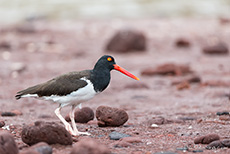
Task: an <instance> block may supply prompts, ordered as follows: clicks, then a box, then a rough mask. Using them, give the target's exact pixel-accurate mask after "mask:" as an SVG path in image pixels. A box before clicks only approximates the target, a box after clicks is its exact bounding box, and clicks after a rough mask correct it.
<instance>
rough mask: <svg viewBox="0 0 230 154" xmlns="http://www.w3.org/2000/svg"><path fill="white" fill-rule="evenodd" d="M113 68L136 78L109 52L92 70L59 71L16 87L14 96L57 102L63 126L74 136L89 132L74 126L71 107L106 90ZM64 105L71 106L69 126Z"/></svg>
mask: <svg viewBox="0 0 230 154" xmlns="http://www.w3.org/2000/svg"><path fill="white" fill-rule="evenodd" d="M113 69H115V70H118V71H120V72H121V73H123V74H125V75H127V76H129V77H131V78H133V79H135V80H139V78H137V77H136V76H134V75H133V74H131V73H129V72H128V71H126V70H125V69H123V68H122V67H120V66H118V65H117V64H116V63H115V60H114V58H113V57H112V56H109V55H104V56H102V57H101V58H100V59H99V60H98V61H97V63H96V64H95V66H94V68H93V69H92V70H84V71H80V72H70V73H67V74H63V75H60V76H58V77H56V78H53V79H51V80H49V81H47V82H45V83H42V84H38V85H35V86H32V87H29V88H27V89H25V90H22V91H19V92H18V93H17V95H16V96H15V97H16V99H20V98H23V97H34V98H38V99H42V100H47V101H52V102H56V103H59V107H58V108H57V109H56V110H55V114H56V115H57V116H58V118H59V119H60V120H61V121H62V123H63V124H64V125H65V128H66V130H67V131H69V132H70V133H71V134H72V135H74V136H76V135H80V134H84V135H90V134H89V133H88V132H79V131H78V130H77V127H76V123H75V120H74V110H75V108H76V107H79V106H80V105H81V103H82V102H85V101H87V100H89V99H91V98H93V97H94V96H95V95H96V94H98V93H100V92H102V91H103V90H105V88H106V87H107V86H108V85H109V82H110V71H111V70H113ZM64 106H72V109H71V111H70V113H69V115H70V119H71V123H72V127H71V125H70V124H69V123H68V122H67V121H66V120H65V119H64V118H63V117H62V115H61V114H60V111H61V109H62V107H64Z"/></svg>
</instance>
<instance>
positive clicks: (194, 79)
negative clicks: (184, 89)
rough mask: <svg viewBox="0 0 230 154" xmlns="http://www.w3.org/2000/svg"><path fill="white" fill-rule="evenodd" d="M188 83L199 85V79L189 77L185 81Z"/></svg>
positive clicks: (197, 77)
mask: <svg viewBox="0 0 230 154" xmlns="http://www.w3.org/2000/svg"><path fill="white" fill-rule="evenodd" d="M187 81H188V82H189V83H200V82H201V78H200V77H199V76H191V77H189V78H188V79H187Z"/></svg>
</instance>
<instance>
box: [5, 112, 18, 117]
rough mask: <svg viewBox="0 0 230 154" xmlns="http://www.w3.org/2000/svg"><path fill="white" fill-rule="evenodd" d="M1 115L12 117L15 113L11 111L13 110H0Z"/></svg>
mask: <svg viewBox="0 0 230 154" xmlns="http://www.w3.org/2000/svg"><path fill="white" fill-rule="evenodd" d="M1 116H3V117H13V116H16V114H15V113H13V112H2V113H1Z"/></svg>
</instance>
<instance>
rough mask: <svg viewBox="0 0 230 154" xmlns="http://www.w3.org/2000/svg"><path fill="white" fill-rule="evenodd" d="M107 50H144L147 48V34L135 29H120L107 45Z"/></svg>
mask: <svg viewBox="0 0 230 154" xmlns="http://www.w3.org/2000/svg"><path fill="white" fill-rule="evenodd" d="M106 50H108V51H114V52H123V53H125V52H131V51H144V50H146V38H145V35H144V34H143V33H142V32H139V31H135V30H121V31H118V32H117V33H116V34H115V35H114V36H113V37H112V38H111V40H110V41H109V42H108V44H107V45H106Z"/></svg>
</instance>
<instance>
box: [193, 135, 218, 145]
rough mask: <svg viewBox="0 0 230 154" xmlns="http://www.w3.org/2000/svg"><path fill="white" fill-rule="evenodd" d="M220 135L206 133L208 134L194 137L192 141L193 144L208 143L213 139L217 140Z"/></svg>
mask: <svg viewBox="0 0 230 154" xmlns="http://www.w3.org/2000/svg"><path fill="white" fill-rule="evenodd" d="M219 139H220V137H219V135H217V134H208V135H205V136H200V137H197V138H195V140H194V143H195V144H200V143H201V144H209V143H211V142H213V141H216V140H219Z"/></svg>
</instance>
